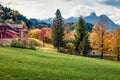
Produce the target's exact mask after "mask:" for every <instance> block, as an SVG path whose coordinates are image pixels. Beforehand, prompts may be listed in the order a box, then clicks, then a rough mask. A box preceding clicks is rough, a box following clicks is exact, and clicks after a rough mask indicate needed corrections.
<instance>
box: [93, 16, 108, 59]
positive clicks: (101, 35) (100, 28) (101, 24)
mask: <svg viewBox="0 0 120 80" xmlns="http://www.w3.org/2000/svg"><path fill="white" fill-rule="evenodd" d="M96 26H97V27H96V29H95V30H94V31H95V33H96V37H98V42H99V43H98V45H99V49H98V50H99V51H100V52H101V59H103V54H104V49H105V31H106V29H107V24H106V22H105V21H104V20H103V19H102V18H101V19H100V20H99V21H98V22H97V25H96Z"/></svg>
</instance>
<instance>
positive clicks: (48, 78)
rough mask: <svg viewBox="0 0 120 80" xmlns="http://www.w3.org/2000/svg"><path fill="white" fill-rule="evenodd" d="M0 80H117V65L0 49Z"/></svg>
mask: <svg viewBox="0 0 120 80" xmlns="http://www.w3.org/2000/svg"><path fill="white" fill-rule="evenodd" d="M0 80H120V63H119V62H115V61H109V60H101V59H94V58H86V57H80V56H73V55H65V54H61V53H57V52H52V51H49V50H45V49H44V50H27V49H19V48H3V47H0Z"/></svg>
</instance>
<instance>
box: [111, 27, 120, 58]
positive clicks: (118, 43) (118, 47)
mask: <svg viewBox="0 0 120 80" xmlns="http://www.w3.org/2000/svg"><path fill="white" fill-rule="evenodd" d="M112 44H113V53H115V54H117V56H118V60H120V57H119V56H120V28H115V29H114V31H113V41H112Z"/></svg>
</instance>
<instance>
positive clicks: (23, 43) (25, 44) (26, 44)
mask: <svg viewBox="0 0 120 80" xmlns="http://www.w3.org/2000/svg"><path fill="white" fill-rule="evenodd" d="M11 47H16V48H24V49H34V50H35V49H36V48H35V44H34V42H33V41H30V40H29V39H28V38H21V39H13V40H12V41H11Z"/></svg>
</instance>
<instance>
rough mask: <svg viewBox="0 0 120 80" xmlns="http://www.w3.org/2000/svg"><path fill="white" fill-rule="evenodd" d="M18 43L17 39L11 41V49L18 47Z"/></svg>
mask: <svg viewBox="0 0 120 80" xmlns="http://www.w3.org/2000/svg"><path fill="white" fill-rule="evenodd" d="M20 46H21V45H20V42H19V41H18V39H12V41H11V47H20Z"/></svg>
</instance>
